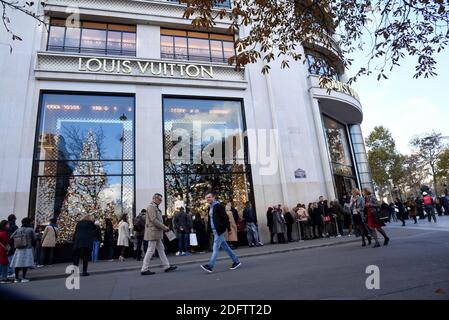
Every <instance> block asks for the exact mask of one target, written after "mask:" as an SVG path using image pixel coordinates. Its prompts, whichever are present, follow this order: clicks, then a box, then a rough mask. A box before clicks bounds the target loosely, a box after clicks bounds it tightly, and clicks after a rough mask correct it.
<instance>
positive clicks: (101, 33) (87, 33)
mask: <svg viewBox="0 0 449 320" xmlns="http://www.w3.org/2000/svg"><path fill="white" fill-rule="evenodd" d="M105 49H106V30H94V29H83V33H82V38H81V50H82V52H93V53H105Z"/></svg>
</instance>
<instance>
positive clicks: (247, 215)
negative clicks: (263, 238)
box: [243, 207, 257, 224]
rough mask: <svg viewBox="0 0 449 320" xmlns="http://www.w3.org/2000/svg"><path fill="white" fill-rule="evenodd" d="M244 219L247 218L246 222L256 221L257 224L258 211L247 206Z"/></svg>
mask: <svg viewBox="0 0 449 320" xmlns="http://www.w3.org/2000/svg"><path fill="white" fill-rule="evenodd" d="M243 220H245V224H246V223H255V224H257V217H256V213H255V212H254V209H253V208H248V207H247V208H245V209H244V210H243Z"/></svg>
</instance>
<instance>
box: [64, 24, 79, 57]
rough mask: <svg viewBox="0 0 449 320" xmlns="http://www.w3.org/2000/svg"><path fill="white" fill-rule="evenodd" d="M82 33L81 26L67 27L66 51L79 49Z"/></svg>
mask: <svg viewBox="0 0 449 320" xmlns="http://www.w3.org/2000/svg"><path fill="white" fill-rule="evenodd" d="M80 34H81V29H79V28H67V31H66V35H65V51H75V52H78V51H79V47H80Z"/></svg>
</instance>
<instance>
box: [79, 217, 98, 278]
mask: <svg viewBox="0 0 449 320" xmlns="http://www.w3.org/2000/svg"><path fill="white" fill-rule="evenodd" d="M95 229H96V228H95V223H94V221H93V219H92V217H91V216H89V215H87V216H85V217H84V218H83V219H82V220H81V221H80V222H78V224H77V225H76V227H75V234H74V235H73V252H74V257H73V265H74V266H77V267H78V265H79V262H80V259H83V273H82V275H83V276H88V275H89V274H88V273H87V266H88V264H89V260H90V254H91V252H92V246H93V243H94V237H95Z"/></svg>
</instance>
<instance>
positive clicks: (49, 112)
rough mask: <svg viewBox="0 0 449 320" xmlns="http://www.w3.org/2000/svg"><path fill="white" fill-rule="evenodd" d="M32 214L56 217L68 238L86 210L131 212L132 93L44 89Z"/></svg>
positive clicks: (42, 219) (99, 215) (98, 214)
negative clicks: (104, 94) (89, 92)
mask: <svg viewBox="0 0 449 320" xmlns="http://www.w3.org/2000/svg"><path fill="white" fill-rule="evenodd" d="M36 143H37V145H36V148H35V156H34V165H33V181H32V192H31V206H30V208H31V212H30V214H31V216H33V217H34V219H35V223H36V225H42V224H46V223H47V222H48V220H49V219H50V218H52V217H53V216H57V217H58V224H59V225H60V228H61V232H60V236H59V240H60V241H70V240H71V236H72V234H73V230H74V227H75V225H76V223H77V222H78V221H79V220H80V219H81V218H82V217H83V216H85V215H93V216H94V218H95V219H98V220H100V221H104V218H111V219H112V220H113V221H117V219H118V218H119V216H120V215H121V214H122V213H128V214H129V215H133V214H134V98H133V97H130V96H101V95H75V94H59V93H44V94H42V98H41V105H40V119H39V127H38V136H37V140H36Z"/></svg>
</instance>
